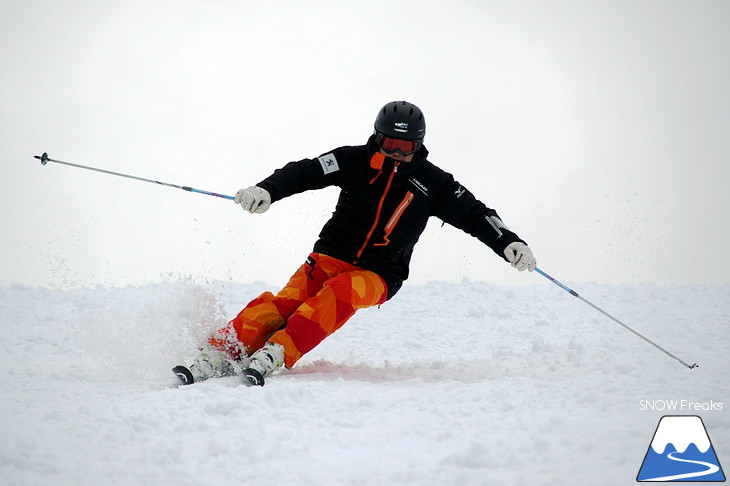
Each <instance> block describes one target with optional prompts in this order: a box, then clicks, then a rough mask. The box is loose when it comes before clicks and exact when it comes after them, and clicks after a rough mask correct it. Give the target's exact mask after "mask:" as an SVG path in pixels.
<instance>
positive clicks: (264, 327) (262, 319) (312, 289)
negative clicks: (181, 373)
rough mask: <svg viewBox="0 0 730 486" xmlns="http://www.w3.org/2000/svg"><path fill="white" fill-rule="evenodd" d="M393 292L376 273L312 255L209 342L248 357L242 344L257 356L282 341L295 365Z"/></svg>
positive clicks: (288, 363)
mask: <svg viewBox="0 0 730 486" xmlns="http://www.w3.org/2000/svg"><path fill="white" fill-rule="evenodd" d="M387 295H388V289H387V285H386V283H385V281H384V280H383V279H382V277H380V276H379V275H377V274H376V273H374V272H371V271H369V270H364V269H362V268H360V267H357V266H355V265H352V264H349V263H347V262H343V261H341V260H337V259H336V258H332V257H329V256H327V255H323V254H320V253H312V254H310V255H309V258H308V259H307V262H306V263H305V264H304V265H302V266H301V267H300V268H299V270H297V272H296V273H295V274H294V275H292V277H291V279H289V282H288V283H287V284H286V286H285V287H284V288H283V289H281V291H280V292H279V293H278V294H276V295H274V294H272V293H271V292H264V293H263V294H261V295H260V296H259V297H257V298H256V299H254V300H252V301H251V302H250V303H249V304H248V305H247V306H246V308H244V309H243V310H242V311H241V312H240V313H239V314H238V315H237V316H236V317H235V318H234V319H233V320H231V321H230V322H229V323H228V324H227V325H226V326H225V327H224V328H222V329H219V330H218V331H217V332H216V333H215V334H214V335H213V336H212V337H211V338H210V340H209V342H210V343H211V344H212V345H213V346H215V347H216V348H218V349H220V350H222V351H225V352H227V353H228V354H229V355H230V356H231V357H232V358H234V359H240V358H241V357H242V356H241V354H242V351H241V349H242V348H241V344H242V345H243V349H244V350H245V353H246V354H248V355H251V354H252V353H253V352H254V351H256V350H258V349H260V348H261V347H263V346H264V344H266V342H272V343H278V344H281V345H282V346H283V347H284V364H285V365H286V367H287V368H291V367H292V366H294V363H296V362H297V361H298V360H299V358H301V357H302V356H303V355H304V354H306V353H307V352H309V351H311V350H312V349H314V347H315V346H317V345H318V344H319V343H320V342H322V340H323V339H324V338H326V337H327V336H329V335H330V334H332V333H334V332H335V331H336V330H338V329H339V328H340V327H342V325H343V324H344V323H345V322H347V320H348V319H350V317H352V316H353V315H354V314H355V312H356V311H357V310H358V309H363V308H365V307H371V306H374V305H378V304H382V303H383V302H385V300H386V299H387Z"/></svg>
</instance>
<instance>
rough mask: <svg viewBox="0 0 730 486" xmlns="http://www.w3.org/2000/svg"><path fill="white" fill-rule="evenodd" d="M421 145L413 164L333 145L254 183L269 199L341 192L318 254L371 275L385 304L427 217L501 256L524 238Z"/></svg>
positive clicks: (370, 147)
mask: <svg viewBox="0 0 730 486" xmlns="http://www.w3.org/2000/svg"><path fill="white" fill-rule="evenodd" d="M427 156H428V151H427V150H426V148H425V147H422V148H421V149H420V150H419V151H418V152H417V153H416V154H415V156H414V158H413V161H411V162H400V163H398V162H396V161H395V160H393V159H391V158H390V157H386V156H383V155H382V154H380V152H379V151H378V147H377V144H376V142H375V139H374V137H372V136H371V137H370V139H369V140H368V142H367V144H366V145H360V146H346V147H339V148H336V149H334V150H332V151H331V152H328V153H326V154H324V155H322V156H320V157H318V158H314V159H304V160H300V161H298V162H290V163H288V164H286V165H285V166H284V167H282V168H281V169H277V170H276V171H274V173H273V174H272V175H271V176H269V177H267V178H266V179H264V180H263V181H261V182H259V183H258V184H257V186H259V187H261V188H263V189H266V190H267V191H268V192H269V194H270V195H271V201H272V203H273V202H276V201H279V200H281V199H283V198H285V197H287V196H291V195H293V194H297V193H300V192H303V191H307V190H311V189H321V188H323V187H327V186H338V187H340V188H341V189H342V191H341V192H340V196H339V200H338V202H337V206H336V208H335V212H334V213H333V214H332V218H331V219H330V220H329V221H328V222H327V223H326V224H325V225H324V227H323V228H322V231H321V233H320V235H319V239H318V240H317V242H316V243H315V245H314V250H313V251H315V252H317V253H324V254H326V255H329V256H331V257H334V258H337V259H339V260H343V261H346V262H350V263H352V264H354V265H358V266H359V267H362V268H365V269H367V270H371V271H373V272H375V273H377V274H378V275H380V276H381V277H383V279H384V280H385V281H386V283H387V284H388V299H390V298H391V297H393V296H394V295H395V293H396V292H397V291H398V290H399V289H400V287H401V285H402V284H403V281H404V280H405V279H407V278H408V265H409V263H410V260H411V254H412V253H413V247H414V246H415V244H416V242H417V241H418V238H419V237H420V236H421V233H423V231H424V229H425V228H426V223H427V221H428V218H429V217H431V216H436V217H438V218H440V219H441V220H443V221H445V222H446V223H449V224H451V225H453V226H455V227H456V228H459V229H461V230H463V231H465V232H466V233H468V234H470V235H472V236H474V237H476V238H478V239H479V240H480V241H482V242H483V243H485V244H486V245H487V246H489V247H490V248H491V249H492V250H494V252H495V253H496V254H497V255H499V256H500V257H502V258H504V249H505V248H506V247H507V245H509V244H510V243H513V242H515V241H522V242H524V241H523V240H521V239H520V238H519V237H518V236H517V235H516V234H515V233H513V232H512V231H510V230H509V229H507V228H506V227H505V226H504V224H502V222H501V220H499V219H498V218H499V216H498V215H497V212H496V211H495V210H494V209H490V208H488V207H486V206H485V205H484V204H483V203H482V202H480V201H479V200H477V199H476V198H475V197H474V196H473V195H472V193H471V192H469V191H468V190H467V189H466V188H465V187H464V186H462V185H460V184H459V183H458V182H456V181H455V180H454V177H453V176H452V175H451V174H449V173H448V172H445V171H443V170H441V169H439V168H438V167H436V166H435V165H434V164H432V163H431V162H429V161H428V160H427Z"/></svg>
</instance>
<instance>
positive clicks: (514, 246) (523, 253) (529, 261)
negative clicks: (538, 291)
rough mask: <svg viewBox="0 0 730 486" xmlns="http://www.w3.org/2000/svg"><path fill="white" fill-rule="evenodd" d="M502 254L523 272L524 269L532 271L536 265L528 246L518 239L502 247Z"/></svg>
mask: <svg viewBox="0 0 730 486" xmlns="http://www.w3.org/2000/svg"><path fill="white" fill-rule="evenodd" d="M504 256H506V257H507V260H508V261H509V262H510V263H511V264H512V266H513V267H514V268H516V269H517V270H519V271H520V272H523V271H524V270H525V269H528V270H529V271H531V272H532V271H533V270H535V267H536V266H537V260H535V257H534V256H533V255H532V250H530V247H528V246H527V245H525V244H524V243H521V242H519V241H515V242H514V243H510V244H509V245H507V248H505V249H504Z"/></svg>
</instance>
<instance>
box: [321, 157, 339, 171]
mask: <svg viewBox="0 0 730 486" xmlns="http://www.w3.org/2000/svg"><path fill="white" fill-rule="evenodd" d="M317 160H319V163H320V164H322V170H323V171H324V173H325V175H327V174H331V173H332V172H337V171H338V170H340V166H339V165H337V159H336V158H335V154H327V155H323V156H322V157H320V158H319V159H317Z"/></svg>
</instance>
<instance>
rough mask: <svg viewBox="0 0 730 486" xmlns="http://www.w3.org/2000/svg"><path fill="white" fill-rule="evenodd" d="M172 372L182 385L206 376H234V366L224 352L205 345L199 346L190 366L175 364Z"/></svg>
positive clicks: (195, 381) (198, 380) (205, 378)
mask: <svg viewBox="0 0 730 486" xmlns="http://www.w3.org/2000/svg"><path fill="white" fill-rule="evenodd" d="M172 372H173V373H175V375H176V376H177V377H178V378H179V379H180V382H181V383H182V384H183V385H192V384H193V383H200V382H201V381H205V380H207V379H208V378H220V377H222V376H234V375H235V374H236V367H235V365H234V362H233V360H231V359H229V358H228V356H226V354H225V353H223V352H222V351H219V350H217V349H215V348H213V347H210V346H206V347H203V348H200V354H199V355H198V356H197V357H196V358H195V359H194V360H193V362H192V364H191V365H190V366H187V367H186V366H182V365H179V366H175V367H174V368H173V369H172Z"/></svg>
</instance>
